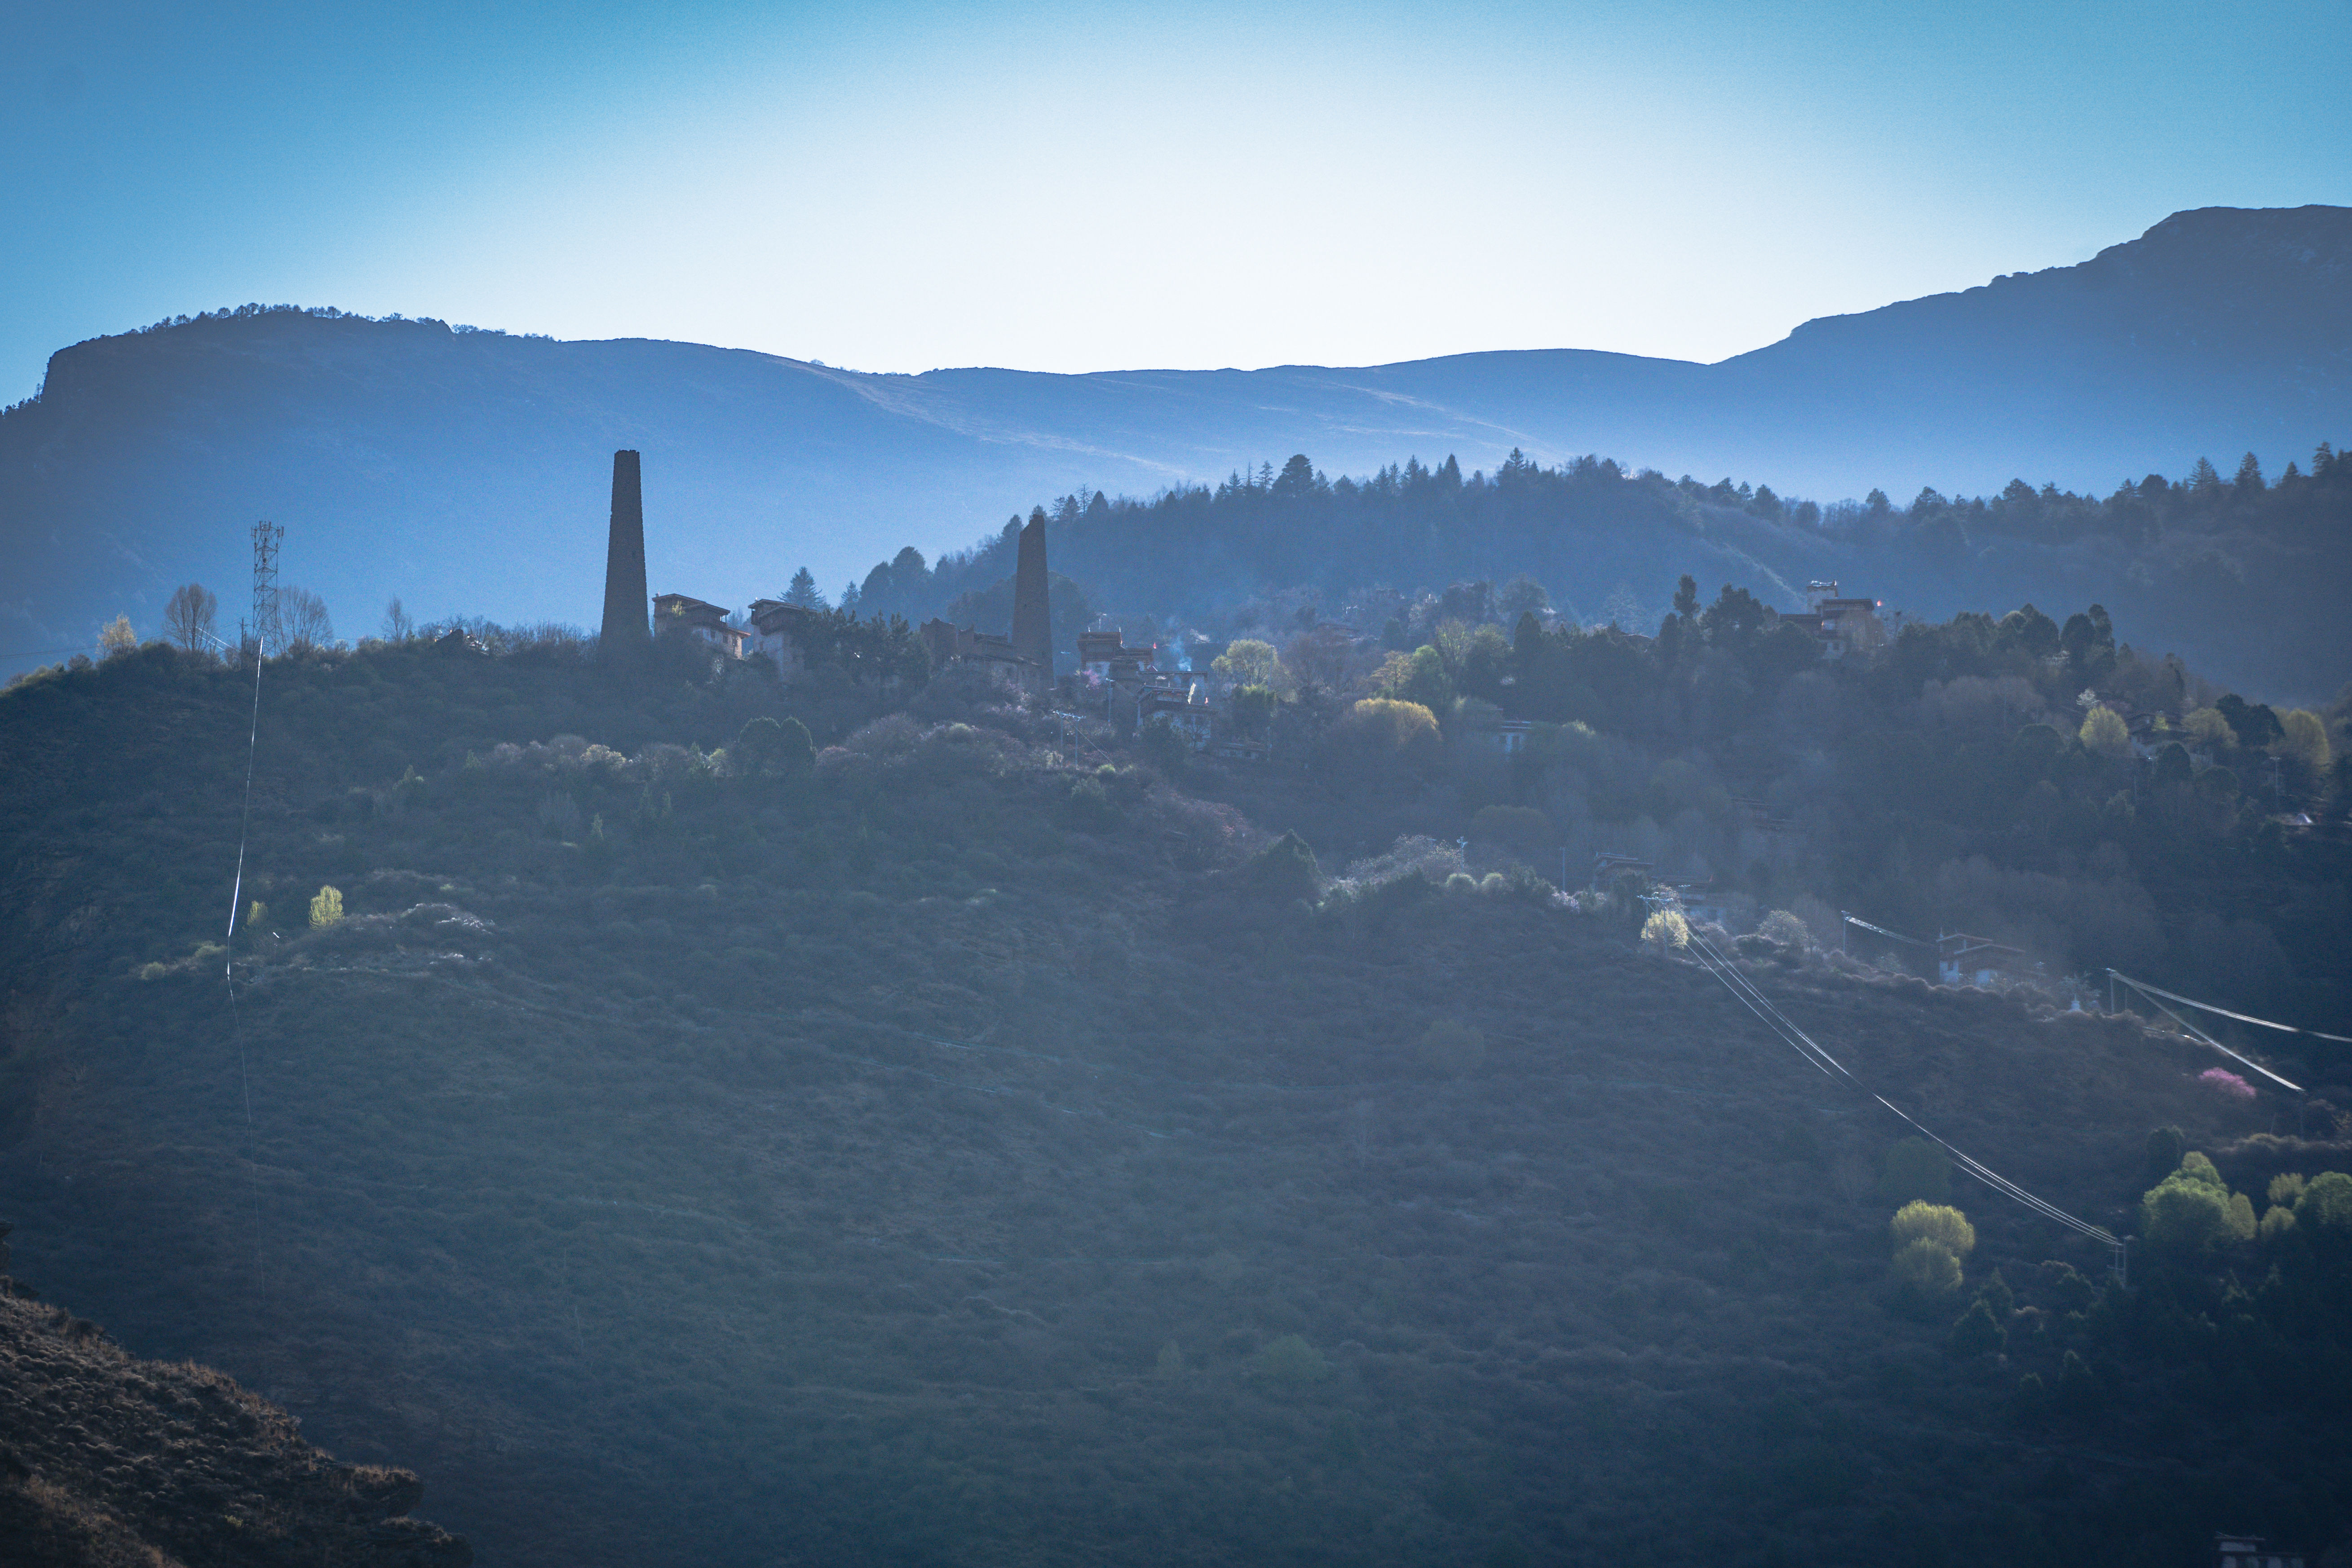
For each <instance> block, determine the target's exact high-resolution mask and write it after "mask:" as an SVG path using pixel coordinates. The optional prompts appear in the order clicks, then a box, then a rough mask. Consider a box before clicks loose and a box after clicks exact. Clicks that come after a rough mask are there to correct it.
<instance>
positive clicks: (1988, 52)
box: [0, 0, 2352, 402]
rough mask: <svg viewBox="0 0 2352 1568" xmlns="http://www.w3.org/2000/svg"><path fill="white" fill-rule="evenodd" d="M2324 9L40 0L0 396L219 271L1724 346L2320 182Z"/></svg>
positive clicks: (468, 296)
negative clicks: (65, 353)
mask: <svg viewBox="0 0 2352 1568" xmlns="http://www.w3.org/2000/svg"><path fill="white" fill-rule="evenodd" d="M2345 58H2352V7H2347V5H2345V4H2344V3H2343V0H2324V3H2309V4H2294V3H2290V4H2281V5H2247V6H2235V7H2220V6H2212V5H2174V4H2146V5H2113V4H2084V5H2049V4H2046V3H2045V4H2016V3H2010V0H1990V3H1988V4H1980V5H1974V6H1967V7H1962V6H1943V7H1934V8H1929V7H1912V6H1903V5H1810V6H1808V5H1739V4H1713V3H1706V0H1664V3H1650V4H1640V5H1635V4H1605V5H1453V6H1445V7H1436V6H1429V5H1386V6H1384V5H1349V6H1341V5H1278V4H1256V5H1234V6H1227V7H1219V6H1189V7H1186V6H1170V5H1148V6H1147V5H1117V4H1113V5H1083V6H1075V5H1074V6H1053V5H989V4H984V3H978V4H964V5H892V4H868V5H859V6H856V7H847V6H793V5H740V4H717V3H694V0H666V3H663V4H634V3H631V4H612V5H576V6H568V7H562V6H551V5H515V4H506V3H499V0H489V3H482V0H476V3H472V4H467V5H454V4H437V3H417V4H404V5H373V4H364V3H362V4H349V5H338V6H334V7H311V6H293V5H279V6H268V5H248V6H203V7H171V6H153V5H119V4H110V3H107V0H98V3H95V4H92V3H87V0H82V3H77V4H74V5H64V4H58V3H54V0H32V3H31V4H29V5H25V6H22V7H17V8H12V16H11V23H10V37H9V40H8V47H7V48H5V50H0V124H5V130H6V133H7V135H8V138H9V143H10V146H11V149H12V154H13V155H12V157H11V158H10V173H9V174H8V175H7V176H6V177H5V180H0V215H5V233H6V237H7V243H6V245H5V246H0V300H5V302H6V303H5V309H0V402H5V401H10V400H13V399H15V398H16V397H20V396H24V395H27V394H29V393H30V392H31V391H32V390H33V389H34V387H35V386H36V385H37V383H38V380H39V376H40V373H41V367H42V364H43V363H44V361H45V360H46V358H47V354H48V353H49V352H50V351H51V350H53V349H55V348H57V347H59V346H61V345H63V344H65V343H68V342H74V341H77V340H79V339H81V338H86V337H90V336H94V335H97V334H100V333H103V332H110V331H121V330H123V329H125V328H129V327H133V326H138V325H142V324H144V323H145V322H148V321H153V320H155V319H157V318H159V317H163V316H167V315H173V314H179V313H183V312H184V313H189V314H193V313H194V312H196V311H198V310H205V309H208V308H214V307H218V306H222V305H234V304H240V303H243V302H245V301H247V300H260V301H263V302H265V303H277V302H288V303H298V304H314V305H336V306H340V307H341V308H343V309H345V310H358V311H362V312H365V313H368V314H383V313H387V312H391V311H395V310H396V311H400V312H403V313H404V314H407V315H412V316H434V317H439V318H441V319H444V320H446V321H462V322H472V323H476V324H479V325H483V326H495V327H503V328H507V329H509V330H511V331H542V332H550V333H552V334H554V335H556V336H558V337H567V338H570V337H613V336H651V337H667V338H683V339H692V340H696V341H700V342H718V343H725V344H730V345H734V346H740V347H747V348H755V349H761V350H766V351H769V352H772V353H784V354H790V355H793V356H795V357H799V358H817V359H823V360H825V361H827V362H829V363H837V364H848V365H852V366H855V367H856V368H860V369H867V370H909V371H919V370H924V369H929V368H930V367H932V366H936V365H961V364H982V363H986V364H1004V365H1014V366H1020V367H1024V368H1031V369H1041V370H1093V369H1108V368H1117V367H1133V366H1142V365H1161V366H1187V367H1204V366H1217V365H1242V366H1257V365H1265V364H1276V363H1296V362H1313V363H1380V362H1383V361H1390V360H1397V359H1404V358H1413V357H1419V356H1422V355H1428V354H1437V353H1455V352H1462V351H1468V350H1478V349H1496V348H1538V347H1577V348H1601V349H1614V350H1620V351H1623V352H1627V353H1650V354H1662V355H1670V356H1675V357H1680V358H1691V359H1704V360H1713V359H1719V358H1722V357H1724V356H1726V355H1727V354H1732V353H1739V352H1742V351H1744V350H1747V349H1751V348H1755V347H1758V346H1760V345H1761V344H1763V343H1766V342H1771V341H1772V340H1774V339H1776V338H1778V337H1780V335H1782V334H1783V333H1784V332H1786V331H1788V330H1789V328H1790V327H1791V326H1793V325H1794V324H1796V323H1797V322H1798V321H1803V320H1805V319H1807V318H1809V317H1812V316H1817V315H1823V314H1830V313H1835V312H1839V311H1846V310H1866V309H1869V308H1871V307H1873V306H1876V305H1879V304H1883V303H1885V302H1886V301H1888V300H1895V299H1901V298H1907V297H1911V296H1915V295H1918V294H1923V293H1930V292H1935V291H1937V290H1940V289H1952V288H1959V287H1965V286H1968V285H1969V284H1972V283H1977V282H1981V281H1983V280H1985V279H1987V278H1989V277H1990V276H1992V275H1994V274H1997V273H2002V272H2010V271H2019V270H2029V269H2032V268H2042V267H2049V266H2056V265H2063V264H2066V263H2070V262H2074V261H2078V260H2081V259H2083V258H2085V257H2087V256H2089V255H2090V254H2092V253H2093V252H2094V251H2095V250H2096V249H2098V248H2099V247H2102V246H2105V245H2108V244H2112V243H2115V242H2116V241H2118V240H2122V239H2126V238H2128V237H2132V236H2134V235H2136V234H2137V233H2139V232H2140V231H2141V230H2143V229H2144V228H2146V227H2147V226H2148V225H2150V224H2152V223H2154V222H2156V221H2157V220H2158V219H2159V218H2161V217H2163V216H2165V215H2166V214H2168V213H2170V212H2172V211H2175V210H2177V209H2179V208H2182V207H2189V206H2205V205H2244V206H2271V205H2302V204H2304V203H2306V202H2326V203H2352V93H2347V92H2346V91H2345V90H2343V87H2342V83H2341V79H2340V72H2341V69H2342V62H2343V60H2344V59H2345Z"/></svg>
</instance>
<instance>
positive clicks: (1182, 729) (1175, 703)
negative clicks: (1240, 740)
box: [1135, 683, 1217, 752]
mask: <svg viewBox="0 0 2352 1568" xmlns="http://www.w3.org/2000/svg"><path fill="white" fill-rule="evenodd" d="M1216 717H1217V710H1215V709H1214V708H1213V707H1212V706H1210V705H1209V704H1208V703H1206V702H1204V701H1202V700H1201V698H1200V687H1199V685H1198V684H1197V683H1196V684H1194V685H1192V686H1191V687H1189V688H1184V689H1178V688H1175V687H1166V686H1150V687H1146V688H1144V689H1142V690H1141V691H1139V692H1138V693H1137V694H1136V704H1135V721H1136V725H1137V727H1138V728H1141V727H1142V726H1144V725H1147V724H1152V723H1159V722H1165V723H1166V724H1167V726H1168V727H1169V728H1170V729H1171V730H1173V731H1176V732H1177V733H1178V734H1180V735H1181V736H1183V737H1184V740H1185V742H1187V743H1188V744H1189V745H1191V747H1192V750H1194V751H1196V752H1205V751H1207V750H1208V749H1209V745H1210V742H1212V741H1213V740H1214V739H1215V736H1216Z"/></svg>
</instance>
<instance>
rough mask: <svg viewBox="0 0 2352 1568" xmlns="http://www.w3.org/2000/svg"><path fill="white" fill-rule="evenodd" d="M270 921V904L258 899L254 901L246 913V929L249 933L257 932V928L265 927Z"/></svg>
mask: <svg viewBox="0 0 2352 1568" xmlns="http://www.w3.org/2000/svg"><path fill="white" fill-rule="evenodd" d="M268 921H269V906H268V904H265V903H263V902H262V901H261V900H259V899H256V900H253V903H252V905H251V906H250V907H249V908H247V910H246V911H245V928H246V930H247V931H253V930H256V929H257V928H259V927H261V926H263V925H266V924H268Z"/></svg>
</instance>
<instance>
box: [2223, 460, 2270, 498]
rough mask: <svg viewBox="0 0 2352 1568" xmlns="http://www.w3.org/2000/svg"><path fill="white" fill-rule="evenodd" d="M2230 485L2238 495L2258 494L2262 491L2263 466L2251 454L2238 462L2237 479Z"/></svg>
mask: <svg viewBox="0 0 2352 1568" xmlns="http://www.w3.org/2000/svg"><path fill="white" fill-rule="evenodd" d="M2231 486H2232V487H2233V488H2234V489H2236V490H2237V492H2238V493H2239V494H2240V495H2253V494H2259V493H2261V491H2262V490H2263V489H2264V486H2263V466H2262V464H2261V463H2259V462H2257V461H2255V459H2254V455H2253V454H2252V452H2249V453H2247V454H2246V455H2245V456H2244V457H2243V458H2240V459H2239V460H2238V477H2237V478H2236V479H2232V480H2231Z"/></svg>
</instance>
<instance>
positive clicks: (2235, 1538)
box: [2213, 1531, 2304, 1568]
mask: <svg viewBox="0 0 2352 1568" xmlns="http://www.w3.org/2000/svg"><path fill="white" fill-rule="evenodd" d="M2213 1562H2214V1568H2303V1564H2304V1554H2303V1553H2302V1552H2288V1551H2284V1550H2283V1549H2281V1548H2279V1547H2276V1546H2272V1545H2268V1544H2266V1543H2265V1542H2263V1538H2262V1537H2261V1536H2259V1535H2239V1534H2235V1533H2233V1532H2229V1531H2223V1532H2221V1533H2218V1534H2216V1535H2215V1536H2214V1537H2213Z"/></svg>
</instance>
